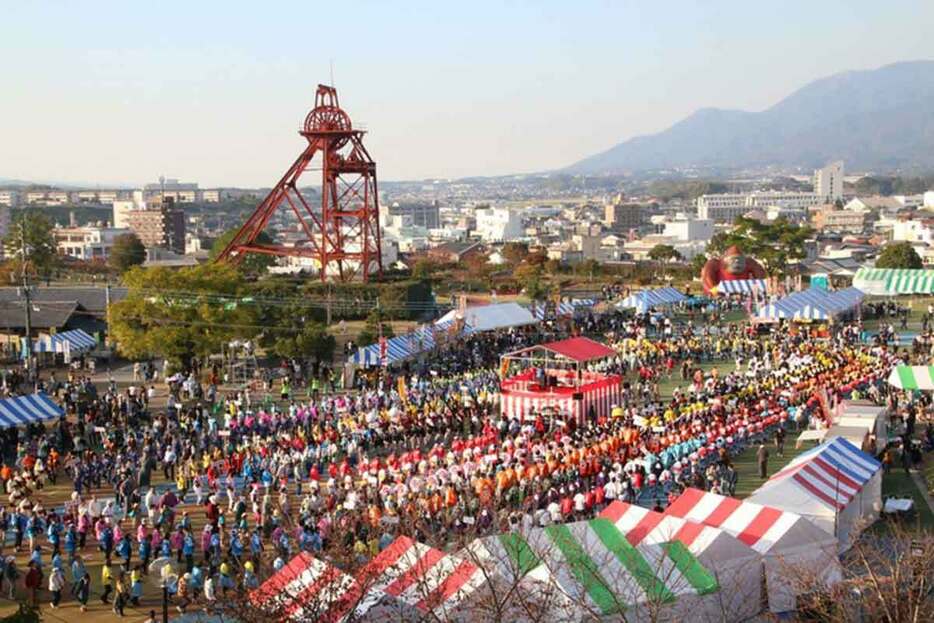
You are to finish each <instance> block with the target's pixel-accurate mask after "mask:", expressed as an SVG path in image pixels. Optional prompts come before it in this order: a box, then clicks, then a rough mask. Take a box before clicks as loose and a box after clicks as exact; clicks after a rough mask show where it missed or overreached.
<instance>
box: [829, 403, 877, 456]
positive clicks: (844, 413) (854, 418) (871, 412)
mask: <svg viewBox="0 0 934 623" xmlns="http://www.w3.org/2000/svg"><path fill="white" fill-rule="evenodd" d="M837 413H838V414H839V417H838V418H837V423H838V424H840V425H842V426H869V433H870V434H872V435H875V436H876V439H877V440H878V441H879V443H880V444H882V445H884V444H885V440H886V439H887V438H888V433H889V430H888V428H889V427H888V408H886V407H880V406H878V405H875V404H873V403H872V402H870V401H868V400H844V401H843V402H842V403H841V404H840V406H839V407H838V411H837ZM880 447H881V446H880Z"/></svg>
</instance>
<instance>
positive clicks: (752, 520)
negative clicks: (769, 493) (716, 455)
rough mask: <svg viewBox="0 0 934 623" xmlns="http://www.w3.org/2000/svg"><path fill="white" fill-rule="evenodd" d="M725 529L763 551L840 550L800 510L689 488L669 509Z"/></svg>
mask: <svg viewBox="0 0 934 623" xmlns="http://www.w3.org/2000/svg"><path fill="white" fill-rule="evenodd" d="M665 515H673V516H675V517H683V518H685V519H689V520H691V521H696V522H700V523H703V524H706V525H708V526H712V527H714V528H720V529H721V530H724V531H726V532H728V533H730V534H732V535H733V536H735V537H736V538H738V539H739V540H740V541H742V542H743V543H745V544H746V545H749V546H750V547H751V548H753V549H754V550H756V551H757V552H759V553H760V554H778V555H782V554H783V553H784V552H787V551H790V550H795V549H798V548H801V547H813V548H820V547H822V546H827V547H829V548H830V549H832V550H833V551H834V552H836V548H837V542H836V539H834V537H833V536H832V535H830V534H827V533H826V532H824V531H823V530H821V529H820V528H818V527H817V526H815V525H814V524H812V523H811V522H809V521H808V520H807V519H805V518H804V517H802V516H801V515H798V514H796V513H791V512H788V511H783V510H779V509H777V508H773V507H770V506H762V505H761V504H755V503H753V502H748V501H745V500H737V499H736V498H729V497H725V496H722V495H717V494H716V493H708V492H706V491H701V490H700V489H694V488H688V489H685V490H684V493H682V494H681V495H680V496H679V497H678V499H676V500H675V501H674V502H672V503H671V504H670V505H669V506H668V508H666V509H665Z"/></svg>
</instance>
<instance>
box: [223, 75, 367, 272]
mask: <svg viewBox="0 0 934 623" xmlns="http://www.w3.org/2000/svg"><path fill="white" fill-rule="evenodd" d="M299 134H301V135H302V136H304V137H305V138H306V139H307V140H308V146H307V147H305V150H304V151H303V152H302V153H301V155H300V156H299V157H298V159H297V160H295V162H294V163H293V164H292V166H291V167H290V168H289V170H288V171H286V173H285V175H284V176H282V179H280V180H279V183H278V184H276V186H275V188H273V189H272V191H270V193H269V194H268V195H267V196H266V198H265V199H263V202H262V203H261V204H260V205H259V207H257V208H256V210H255V211H254V212H253V214H252V215H250V218H248V219H247V221H246V223H244V224H243V227H241V228H240V230H239V231H238V232H237V235H236V236H234V238H233V240H231V241H230V244H228V245H227V247H226V248H225V249H224V250H223V252H221V254H220V255H219V256H218V258H217V261H219V262H225V261H226V262H235V263H239V262H241V261H243V258H244V257H245V256H246V255H247V254H248V253H262V254H266V255H275V256H291V257H308V258H314V259H316V260H317V262H316V264H318V266H319V274H320V276H321V280H322V281H326V280H327V279H328V278H329V277H334V278H336V279H338V280H340V281H350V280H352V279H354V278H356V277H357V276H359V277H360V278H361V279H362V280H363V281H368V280H369V279H370V278H371V277H372V276H373V275H377V276H378V275H381V274H382V270H383V263H382V254H381V248H380V231H379V206H378V197H377V189H376V163H375V162H374V161H373V159H372V158H371V157H370V154H369V153H368V152H367V150H366V148H365V147H364V146H363V135H364V134H365V132H364V131H363V130H355V129H353V126H352V124H351V122H350V116H348V115H347V113H346V112H344V111H343V110H342V109H341V108H340V105H339V104H338V101H337V91H336V90H335V89H334V87H331V86H325V85H323V84H319V85H318V91H317V93H316V94H315V107H314V108H313V109H312V111H311V112H310V113H308V116H307V117H305V123H304V125H303V127H302V129H301V130H299ZM319 154H320V155H319ZM315 156H318V159H319V161H320V162H319V164H318V166H320V168H321V205H320V206H319V207H317V208H316V207H313V206H312V205H311V204H309V202H308V201H307V200H306V199H305V197H303V196H302V194H301V193H300V192H299V190H298V180H299V179H300V178H301V177H302V175H303V174H304V173H305V172H306V171H309V170H310V167H311V164H312V160H313V159H314V158H315ZM280 207H283V208H286V209H287V210H291V212H292V213H293V214H294V215H295V218H296V219H298V223H299V225H300V226H301V228H302V231H303V232H304V233H305V235H306V236H307V243H305V245H304V246H299V245H296V246H285V245H282V244H262V243H258V242H257V237H258V236H259V235H260V233H262V232H263V230H264V229H265V228H266V225H267V224H268V223H269V219H270V218H271V217H272V216H273V214H275V212H276V210H278V209H279V208H280Z"/></svg>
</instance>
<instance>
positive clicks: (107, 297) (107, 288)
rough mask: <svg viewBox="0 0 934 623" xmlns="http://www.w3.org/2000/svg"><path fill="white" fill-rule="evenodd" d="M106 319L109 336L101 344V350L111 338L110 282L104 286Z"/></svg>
mask: <svg viewBox="0 0 934 623" xmlns="http://www.w3.org/2000/svg"><path fill="white" fill-rule="evenodd" d="M104 319H105V321H106V322H107V334H106V336H105V337H104V339H103V340H102V342H103V343H102V344H99V345H98V346H100V347H101V348H103V347H105V346H106V345H107V338H109V337H110V280H109V279H108V280H107V283H106V284H105V285H104Z"/></svg>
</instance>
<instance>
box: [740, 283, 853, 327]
mask: <svg viewBox="0 0 934 623" xmlns="http://www.w3.org/2000/svg"><path fill="white" fill-rule="evenodd" d="M864 298H865V294H864V293H863V292H862V290H860V289H858V288H846V289H844V290H837V291H828V290H824V289H822V288H808V289H807V290H802V291H801V292H793V293H791V294H789V295H787V296H784V297H782V298H780V299H777V300H775V301H773V302H771V303H767V304H765V305H763V306H761V307H760V308H759V310H758V312H757V313H756V319H757V320H759V321H760V322H761V321H777V320H781V319H787V320H826V321H832V320H835V319H837V318H839V317H841V316H844V315H847V314H851V313H853V312H854V311H855V310H856V309H857V308H859V306H860V305H861V304H862V302H863V299H864Z"/></svg>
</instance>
